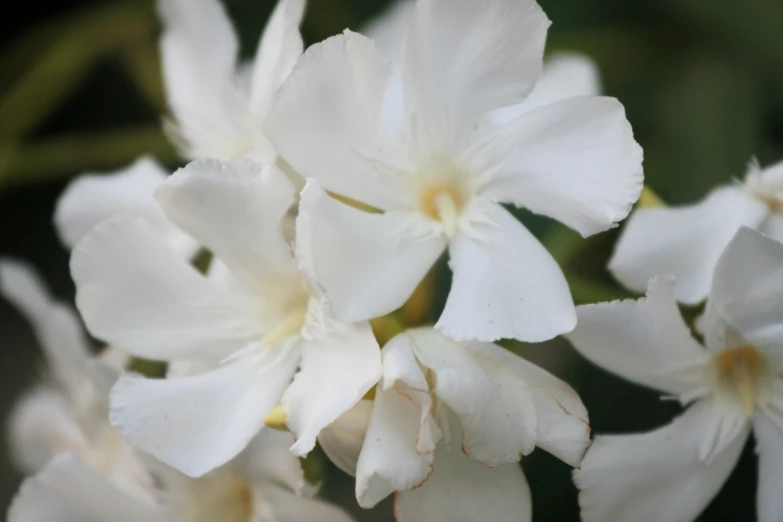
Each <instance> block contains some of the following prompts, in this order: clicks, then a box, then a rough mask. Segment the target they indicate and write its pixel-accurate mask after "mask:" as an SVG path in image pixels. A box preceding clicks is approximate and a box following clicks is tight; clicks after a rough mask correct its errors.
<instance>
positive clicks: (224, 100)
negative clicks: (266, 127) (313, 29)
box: [158, 0, 252, 159]
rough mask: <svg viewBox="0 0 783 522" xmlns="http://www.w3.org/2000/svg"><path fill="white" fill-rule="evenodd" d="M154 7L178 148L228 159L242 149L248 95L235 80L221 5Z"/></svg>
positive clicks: (179, 2)
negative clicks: (159, 30)
mask: <svg viewBox="0 0 783 522" xmlns="http://www.w3.org/2000/svg"><path fill="white" fill-rule="evenodd" d="M158 11H159V13H160V16H161V19H162V21H163V34H162V35H161V38H160V50H161V58H162V62H163V80H164V85H165V88H166V98H167V100H168V102H169V106H170V107H171V110H172V112H173V113H174V116H175V118H176V124H177V128H176V130H175V132H176V134H177V135H178V138H179V139H180V140H181V141H182V143H180V144H179V145H180V148H181V149H182V150H181V151H182V153H183V154H184V155H185V156H187V157H188V158H189V159H196V158H202V157H217V158H221V159H227V158H230V157H233V156H237V155H239V154H241V153H244V152H246V149H248V148H250V147H251V146H252V144H251V143H249V141H248V139H247V133H246V130H245V128H244V126H243V121H244V118H246V115H245V114H244V110H245V105H246V100H245V99H243V96H244V95H243V94H241V93H240V91H239V89H238V86H237V85H236V83H235V74H236V60H237V56H238V52H239V43H238V41H237V37H236V34H235V33H234V29H233V27H232V26H231V21H230V20H229V18H228V15H227V14H226V11H225V9H224V8H223V5H222V4H221V2H220V1H219V0H195V1H194V0H159V2H158Z"/></svg>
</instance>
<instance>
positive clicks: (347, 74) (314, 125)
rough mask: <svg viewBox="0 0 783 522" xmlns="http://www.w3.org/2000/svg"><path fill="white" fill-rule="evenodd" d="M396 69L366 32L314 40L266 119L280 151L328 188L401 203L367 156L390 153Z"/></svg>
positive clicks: (377, 202)
mask: <svg viewBox="0 0 783 522" xmlns="http://www.w3.org/2000/svg"><path fill="white" fill-rule="evenodd" d="M390 78H391V68H390V66H389V64H388V62H387V60H386V59H385V58H384V57H383V55H382V54H381V53H380V51H378V49H377V48H376V47H375V44H373V42H372V41H371V40H369V39H367V38H365V37H363V36H361V35H359V34H356V33H351V32H349V31H346V33H345V34H342V35H339V36H334V37H332V38H328V39H326V40H324V41H323V42H321V43H318V44H315V45H313V46H311V47H310V48H309V49H308V50H307V51H306V52H305V53H304V55H303V56H302V58H301V59H300V60H299V62H298V63H297V65H296V67H294V71H293V72H292V73H291V76H290V77H289V78H288V80H287V81H286V83H285V84H284V85H283V87H282V88H281V89H280V92H279V93H278V97H277V102H276V103H275V106H274V108H273V109H272V112H271V113H270V114H269V117H268V118H267V121H266V128H267V132H268V134H269V138H270V139H271V140H272V143H274V145H275V147H276V148H277V150H278V151H279V152H280V155H281V156H282V157H283V158H285V159H286V161H288V163H290V164H291V166H293V168H294V169H295V170H296V171H297V172H299V173H300V174H301V175H302V176H304V177H306V178H308V177H313V178H316V179H317V180H318V181H319V182H320V183H321V184H322V185H323V186H324V187H325V188H326V189H327V190H331V191H333V192H336V193H338V194H342V195H344V196H348V197H350V198H353V199H355V200H357V201H362V202H364V203H368V204H370V205H373V206H375V207H378V208H381V209H387V208H390V207H391V206H395V204H396V203H395V194H394V193H392V192H390V191H389V187H388V185H389V183H390V182H391V181H390V180H388V179H387V175H386V174H385V173H381V172H378V171H376V170H375V169H374V168H373V166H372V164H371V163H370V162H369V161H368V160H367V158H368V157H369V158H377V157H379V156H380V157H386V156H387V155H388V149H389V145H388V143H387V139H386V137H385V136H384V134H383V127H382V125H381V114H382V109H383V104H384V96H385V92H386V88H387V84H388V83H389V80H390Z"/></svg>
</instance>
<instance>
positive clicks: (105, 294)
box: [71, 216, 260, 360]
mask: <svg viewBox="0 0 783 522" xmlns="http://www.w3.org/2000/svg"><path fill="white" fill-rule="evenodd" d="M71 275H72V276H73V279H74V281H75V283H76V303H77V306H78V308H79V311H80V312H81V314H82V317H83V318H84V321H85V323H86V324H87V327H88V328H89V329H90V332H92V334H93V335H95V337H97V338H99V339H102V340H104V341H107V342H108V343H110V344H112V345H114V346H117V347H119V348H122V349H123V350H126V351H128V352H130V353H133V354H134V355H138V356H140V357H146V358H149V359H158V360H171V359H186V360H187V359H199V358H207V359H209V360H214V359H215V358H217V357H224V356H226V355H228V354H230V353H232V352H233V351H234V350H236V349H238V348H240V347H241V346H243V345H244V344H245V343H247V342H248V341H249V340H251V339H255V338H260V325H259V324H258V320H257V318H256V315H255V314H256V312H255V309H254V308H253V306H252V305H251V303H249V302H247V301H246V300H243V298H242V297H241V296H238V295H235V294H231V293H229V292H228V291H226V290H224V289H222V288H221V287H220V286H218V285H216V284H213V283H211V282H210V281H208V280H207V279H206V278H205V277H203V276H202V275H201V274H199V273H198V272H196V270H195V269H194V268H192V267H191V266H190V265H189V264H188V263H187V262H186V261H185V260H184V259H182V258H181V257H180V256H178V255H177V254H176V253H175V252H173V251H172V250H171V249H170V248H169V247H168V245H167V244H166V242H165V240H164V239H163V238H162V237H160V236H159V235H158V234H157V232H156V231H155V229H154V228H153V227H152V226H151V225H150V224H149V223H147V222H146V221H145V220H143V219H136V218H131V217H127V216H119V217H115V218H111V219H109V220H107V221H104V222H103V223H101V224H100V225H98V226H97V227H95V229H93V231H92V232H91V233H90V234H88V235H87V237H86V238H84V240H82V241H81V242H80V243H79V244H78V245H77V246H76V248H75V249H74V251H73V255H72V256H71Z"/></svg>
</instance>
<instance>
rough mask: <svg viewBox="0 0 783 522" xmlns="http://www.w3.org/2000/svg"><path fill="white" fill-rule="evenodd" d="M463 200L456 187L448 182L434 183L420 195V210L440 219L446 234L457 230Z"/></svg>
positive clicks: (452, 233) (449, 234) (432, 217)
mask: <svg viewBox="0 0 783 522" xmlns="http://www.w3.org/2000/svg"><path fill="white" fill-rule="evenodd" d="M464 204H465V201H464V197H463V195H462V193H461V191H460V190H459V189H458V187H455V186H452V185H450V184H442V185H434V186H432V187H429V188H428V189H426V190H425V191H424V192H423V193H422V195H421V203H420V211H421V213H422V214H424V215H425V216H427V217H429V218H430V219H434V220H436V221H440V222H441V224H442V225H443V229H444V231H445V232H446V235H447V236H449V237H451V236H453V235H454V234H455V233H456V232H457V226H458V223H459V214H460V211H461V210H462V207H463V206H464Z"/></svg>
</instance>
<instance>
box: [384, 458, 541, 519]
mask: <svg viewBox="0 0 783 522" xmlns="http://www.w3.org/2000/svg"><path fill="white" fill-rule="evenodd" d="M435 455H436V460H435V470H434V471H433V473H432V475H430V478H429V479H427V482H425V483H424V484H423V485H422V486H421V487H419V488H416V489H414V490H411V491H404V492H401V493H400V494H399V496H398V497H397V501H396V502H395V504H394V514H395V516H396V518H397V522H419V521H422V520H426V521H428V522H475V521H477V520H491V521H492V522H530V520H531V517H532V507H533V504H532V501H531V498H530V488H529V487H528V485H527V481H526V480H525V476H524V475H523V474H522V468H521V467H520V466H519V464H504V465H502V466H498V467H497V468H491V469H490V468H487V467H485V466H483V465H481V464H480V463H478V462H476V461H474V460H471V459H469V458H468V457H466V456H465V455H463V454H462V452H461V451H459V449H458V448H452V449H447V448H446V447H445V446H441V447H439V448H438V450H437V451H436V452H435Z"/></svg>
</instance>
